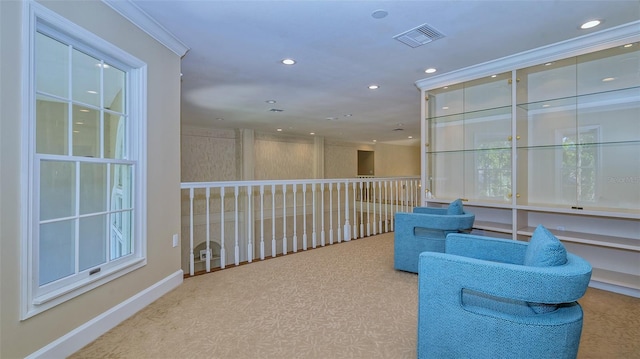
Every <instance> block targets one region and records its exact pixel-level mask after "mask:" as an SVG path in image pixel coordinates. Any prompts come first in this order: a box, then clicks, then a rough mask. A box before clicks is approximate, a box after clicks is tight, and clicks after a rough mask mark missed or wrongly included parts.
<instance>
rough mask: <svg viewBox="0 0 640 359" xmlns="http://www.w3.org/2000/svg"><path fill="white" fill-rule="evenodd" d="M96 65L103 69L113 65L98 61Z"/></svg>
mask: <svg viewBox="0 0 640 359" xmlns="http://www.w3.org/2000/svg"><path fill="white" fill-rule="evenodd" d="M96 67H102V68H103V69H108V68H109V67H111V66H109V65H107V64H101V63H97V64H96Z"/></svg>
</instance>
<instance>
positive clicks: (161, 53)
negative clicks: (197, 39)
mask: <svg viewBox="0 0 640 359" xmlns="http://www.w3.org/2000/svg"><path fill="white" fill-rule="evenodd" d="M43 4H44V5H45V6H46V7H48V8H50V9H52V10H54V11H55V12H57V13H59V14H60V15H62V16H64V17H65V18H67V19H69V20H70V21H72V22H74V23H75V24H77V25H80V26H81V27H84V28H85V29H87V30H89V31H91V32H92V33H94V34H96V35H98V36H100V37H102V38H103V39H105V40H107V41H109V42H111V43H112V44H114V45H116V46H118V47H120V48H122V49H123V50H125V51H127V52H129V53H131V54H132V55H134V56H136V57H138V58H139V59H141V60H142V61H145V62H146V63H147V64H148V120H149V125H148V167H147V178H148V181H147V205H148V213H147V265H146V266H145V267H143V268H141V269H138V270H136V271H134V272H132V273H130V274H128V275H125V276H123V277H121V278H118V279H116V280H114V281H112V282H110V283H108V284H106V285H103V286H101V287H99V288H97V289H94V290H92V291H89V292H87V293H85V294H84V295H81V296H79V297H76V298H75V299H73V300H70V301H67V302H65V303H63V304H61V305H58V306H56V307H54V308H52V309H50V310H47V311H45V312H43V313H40V314H38V315H36V316H34V317H31V318H29V319H27V320H24V321H20V319H19V316H20V288H21V286H20V282H19V278H20V268H21V267H20V266H21V264H20V241H21V240H22V237H23V235H24V234H23V233H21V227H20V222H21V221H22V220H23V218H21V216H20V213H21V210H22V206H23V205H24V204H23V203H21V201H20V185H21V183H20V166H21V164H20V161H19V160H18V159H19V158H20V153H21V143H20V138H21V135H20V126H21V121H23V119H22V118H21V104H22V102H23V99H22V97H21V90H22V86H23V84H22V79H21V77H20V73H21V69H22V67H23V66H26V64H27V61H26V60H25V59H23V58H21V56H22V50H23V48H22V47H23V44H22V39H21V32H22V23H21V22H22V13H21V11H22V6H23V4H22V3H21V2H17V1H0V36H2V37H1V51H0V53H1V56H2V59H1V63H2V66H1V70H0V71H1V72H0V75H1V76H0V93H1V97H0V101H1V102H0V103H1V106H0V111H1V112H0V115H1V121H0V145H1V146H0V151H1V152H0V158H1V161H0V171H1V172H0V173H1V175H0V178H1V182H0V193H1V197H0V211H1V214H2V216H1V222H0V292H1V293H0V295H1V300H0V357H1V358H3V359H5V358H22V357H25V356H27V355H29V354H31V353H33V352H35V351H37V350H39V349H41V348H42V347H44V346H45V345H47V344H49V343H51V342H52V341H54V340H56V339H58V338H59V337H61V336H63V335H65V334H67V333H68V332H70V331H71V330H73V329H75V328H77V327H78V326H80V325H82V324H84V323H86V322H87V321H89V320H91V319H92V318H94V317H96V316H98V315H100V314H102V313H104V312H105V311H107V310H109V309H110V308H112V307H114V306H116V305H118V304H120V303H122V302H123V301H125V300H127V299H128V298H130V297H132V296H134V295H135V294H137V293H139V292H140V291H142V290H144V289H146V288H148V287H150V286H152V285H153V284H155V283H157V282H159V281H160V280H162V279H164V278H166V277H168V276H169V275H171V274H173V273H175V272H176V271H177V270H179V269H180V250H179V248H172V246H171V235H172V234H173V233H179V231H180V208H179V205H178V204H179V203H180V189H179V185H180V137H179V133H180V127H179V125H180V58H179V57H178V56H177V55H175V54H174V53H173V52H171V51H170V50H168V49H167V48H165V47H164V46H162V45H161V44H159V43H158V42H156V41H154V40H152V39H151V38H150V37H149V36H148V35H146V34H145V33H144V32H142V31H141V30H139V29H138V28H137V27H135V26H133V25H132V24H131V23H130V22H128V21H127V20H125V19H124V18H122V17H121V16H119V15H118V14H117V13H116V12H114V11H113V10H111V8H109V7H108V6H106V5H104V4H103V3H102V2H100V1H95V0H92V1H47V2H43Z"/></svg>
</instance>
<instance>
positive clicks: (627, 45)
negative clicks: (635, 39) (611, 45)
mask: <svg viewBox="0 0 640 359" xmlns="http://www.w3.org/2000/svg"><path fill="white" fill-rule="evenodd" d="M631 46H633V44H626V45H624V46H623V47H631Z"/></svg>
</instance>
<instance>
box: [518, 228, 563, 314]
mask: <svg viewBox="0 0 640 359" xmlns="http://www.w3.org/2000/svg"><path fill="white" fill-rule="evenodd" d="M565 263H567V250H566V249H565V248H564V245H563V244H562V243H561V242H560V241H559V240H558V238H557V237H556V236H554V235H553V233H551V232H549V230H548V229H546V228H545V227H543V226H542V225H539V226H538V227H537V228H536V230H535V231H533V235H532V236H531V240H529V245H528V246H527V250H526V252H525V255H524V265H526V266H532V267H553V266H561V265H564V264H565ZM528 305H529V307H530V308H531V309H532V310H533V311H534V312H535V313H538V314H542V313H549V312H552V311H554V310H556V309H557V308H558V306H557V305H556V304H544V303H528Z"/></svg>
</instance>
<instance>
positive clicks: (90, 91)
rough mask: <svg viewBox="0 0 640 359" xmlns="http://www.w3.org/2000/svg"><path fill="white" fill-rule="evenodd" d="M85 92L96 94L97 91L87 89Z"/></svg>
mask: <svg viewBox="0 0 640 359" xmlns="http://www.w3.org/2000/svg"><path fill="white" fill-rule="evenodd" d="M87 93H90V94H92V95H95V94H97V93H98V92H97V91H93V90H89V91H87Z"/></svg>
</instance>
